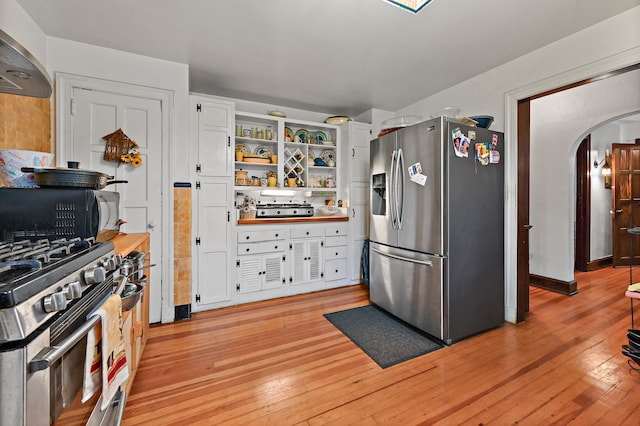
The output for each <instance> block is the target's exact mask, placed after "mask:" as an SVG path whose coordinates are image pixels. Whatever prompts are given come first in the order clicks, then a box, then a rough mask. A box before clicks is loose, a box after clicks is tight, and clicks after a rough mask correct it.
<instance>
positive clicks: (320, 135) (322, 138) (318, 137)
mask: <svg viewBox="0 0 640 426" xmlns="http://www.w3.org/2000/svg"><path fill="white" fill-rule="evenodd" d="M311 139H312V140H313V143H315V144H316V145H320V144H323V143H325V142H326V141H327V134H326V133H325V132H313V134H312V135H311Z"/></svg>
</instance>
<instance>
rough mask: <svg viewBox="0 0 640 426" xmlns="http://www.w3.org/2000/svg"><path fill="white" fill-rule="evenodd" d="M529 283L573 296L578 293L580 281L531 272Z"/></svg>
mask: <svg viewBox="0 0 640 426" xmlns="http://www.w3.org/2000/svg"><path fill="white" fill-rule="evenodd" d="M529 283H530V284H531V285H533V286H536V287H539V288H543V289H545V290H550V291H554V292H556V293H560V294H564V295H565V296H573V295H574V294H577V293H578V282H577V281H576V280H571V281H561V280H557V279H555V278H549V277H543V276H540V275H535V274H529Z"/></svg>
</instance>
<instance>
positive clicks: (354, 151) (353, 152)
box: [351, 148, 356, 158]
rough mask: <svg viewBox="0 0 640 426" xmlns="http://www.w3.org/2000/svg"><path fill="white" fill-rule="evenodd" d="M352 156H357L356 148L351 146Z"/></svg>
mask: <svg viewBox="0 0 640 426" xmlns="http://www.w3.org/2000/svg"><path fill="white" fill-rule="evenodd" d="M351 157H353V158H355V157H356V149H355V148H351Z"/></svg>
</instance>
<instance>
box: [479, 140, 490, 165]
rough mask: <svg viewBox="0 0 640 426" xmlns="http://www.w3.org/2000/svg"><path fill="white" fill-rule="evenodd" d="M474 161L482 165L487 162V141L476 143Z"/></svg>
mask: <svg viewBox="0 0 640 426" xmlns="http://www.w3.org/2000/svg"><path fill="white" fill-rule="evenodd" d="M476 161H478V162H479V163H480V164H482V165H483V166H486V165H488V164H489V143H488V142H480V143H477V144H476Z"/></svg>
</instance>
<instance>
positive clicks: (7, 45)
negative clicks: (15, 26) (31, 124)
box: [0, 30, 52, 98]
mask: <svg viewBox="0 0 640 426" xmlns="http://www.w3.org/2000/svg"><path fill="white" fill-rule="evenodd" d="M51 90H52V89H51V80H50V79H49V75H48V74H47V71H46V70H45V69H44V67H43V66H42V65H40V63H39V62H38V60H37V59H36V58H35V57H34V56H33V55H32V54H31V53H29V51H28V50H27V49H25V48H24V47H22V45H20V43H18V42H17V41H15V40H14V39H13V38H11V37H10V36H9V35H8V34H7V33H5V32H4V31H2V30H0V93H10V94H13V95H23V96H32V97H35V98H48V97H49V96H51Z"/></svg>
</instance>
